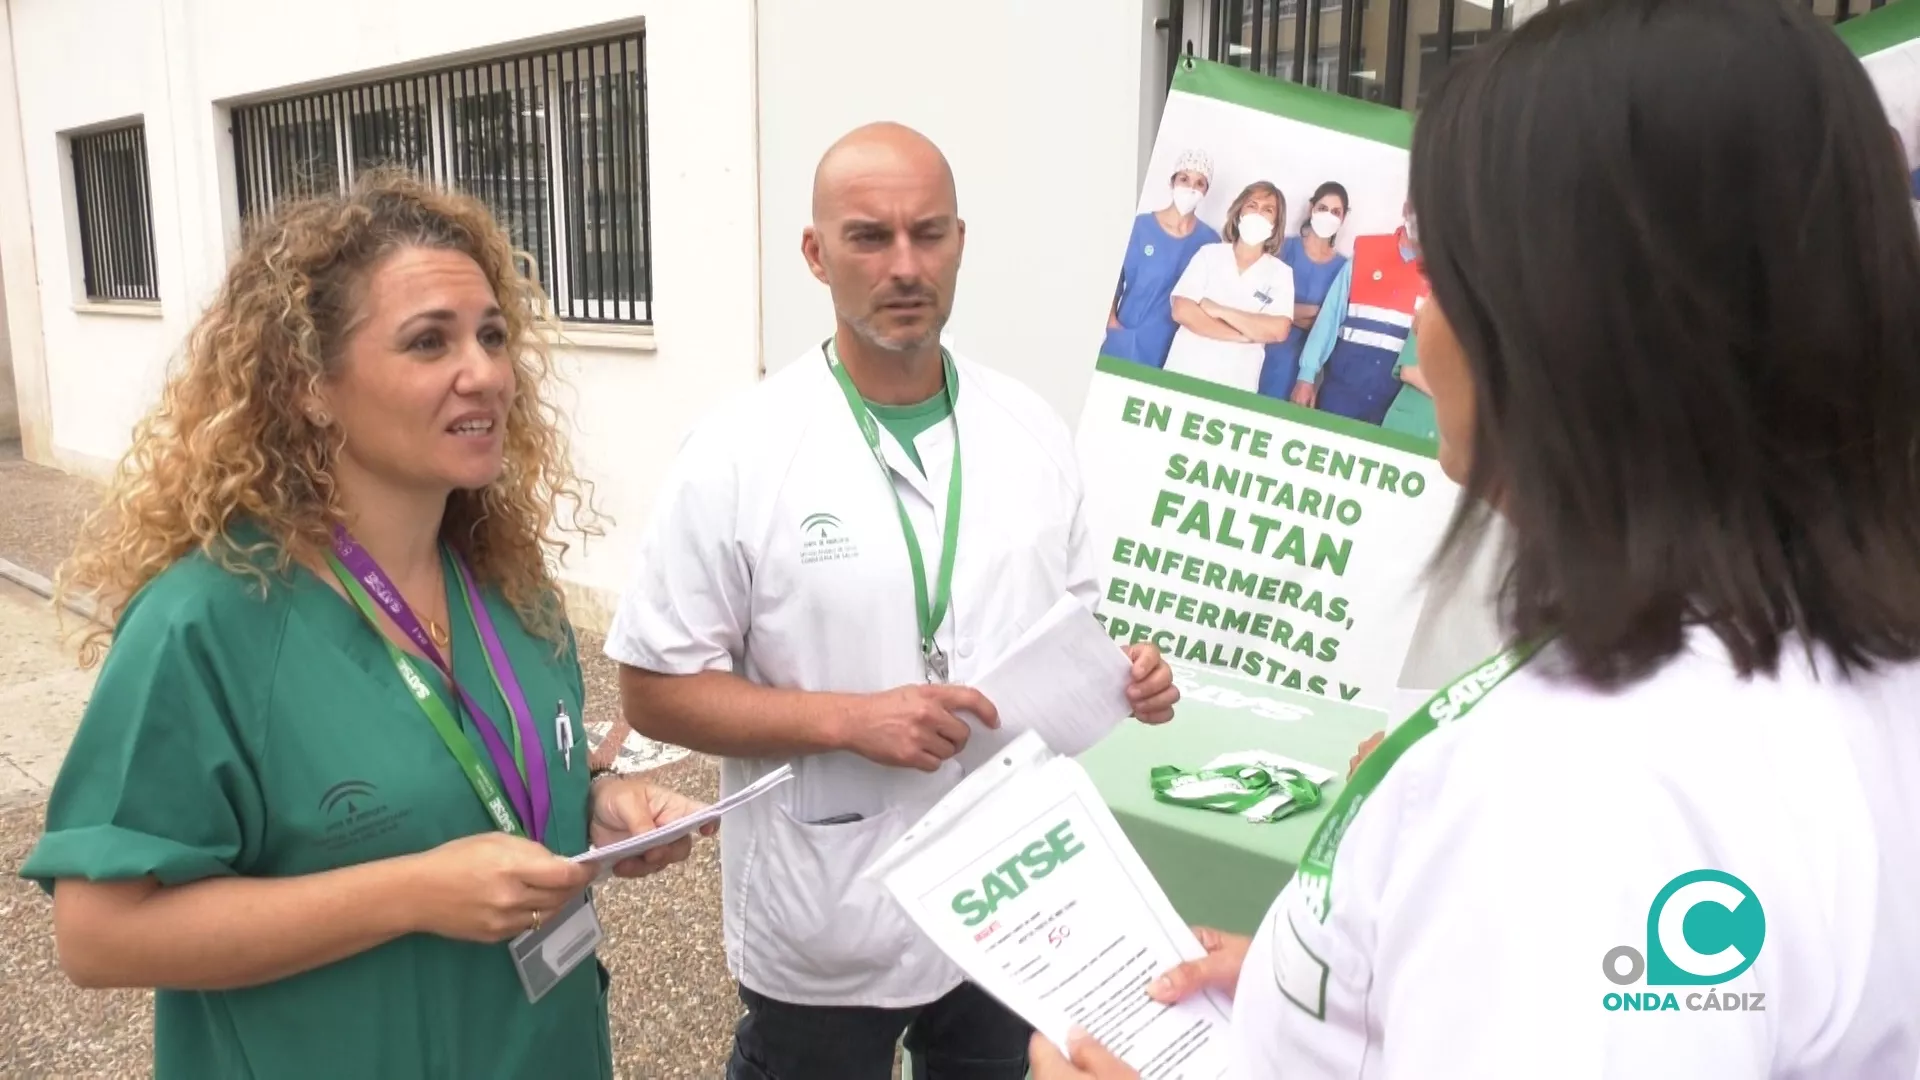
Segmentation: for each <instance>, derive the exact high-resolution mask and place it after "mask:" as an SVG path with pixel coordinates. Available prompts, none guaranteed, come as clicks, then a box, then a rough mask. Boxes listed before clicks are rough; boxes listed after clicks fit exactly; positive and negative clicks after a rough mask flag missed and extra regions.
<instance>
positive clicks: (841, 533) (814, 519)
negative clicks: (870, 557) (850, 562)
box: [800, 514, 860, 566]
mask: <svg viewBox="0 0 1920 1080" xmlns="http://www.w3.org/2000/svg"><path fill="white" fill-rule="evenodd" d="M859 554H860V549H859V548H857V547H855V546H854V543H853V538H852V537H850V536H848V535H847V532H846V528H845V527H844V526H842V525H841V524H840V519H839V518H837V517H834V516H833V515H832V514H808V515H807V516H806V518H804V519H803V520H802V521H801V522H800V564H801V565H802V566H811V565H812V564H814V563H822V562H839V561H841V560H843V559H851V558H853V557H854V556H856V555H859Z"/></svg>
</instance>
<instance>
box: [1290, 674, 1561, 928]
mask: <svg viewBox="0 0 1920 1080" xmlns="http://www.w3.org/2000/svg"><path fill="white" fill-rule="evenodd" d="M1544 644H1545V642H1544V641H1543V642H1537V643H1534V644H1531V645H1516V646H1513V647H1511V648H1508V649H1504V650H1502V651H1500V652H1498V653H1495V654H1494V655H1493V656H1492V657H1490V658H1488V659H1487V660H1486V661H1484V662H1483V663H1481V664H1480V666H1478V667H1476V668H1474V669H1473V670H1472V671H1469V672H1468V673H1467V674H1465V675H1463V676H1461V677H1460V678H1458V679H1456V680H1454V681H1453V682H1452V683H1450V684H1448V685H1447V686H1446V687H1444V688H1442V689H1441V690H1440V692H1439V693H1437V694H1435V695H1433V697H1431V698H1429V699H1427V703H1426V704H1425V705H1422V706H1421V707H1420V710H1419V711H1418V712H1416V713H1414V714H1413V715H1412V716H1410V717H1408V718H1407V719H1406V720H1405V721H1404V722H1403V723H1401V725H1400V726H1399V727H1396V728H1394V729H1393V732H1392V734H1390V735H1388V736H1387V737H1386V739H1385V740H1384V741H1383V742H1381V744H1380V745H1379V747H1377V748H1376V749H1375V750H1374V751H1373V753H1371V754H1368V755H1367V758H1366V760H1365V761H1362V762H1361V763H1360V768H1359V770H1358V771H1356V772H1355V773H1354V774H1353V778H1352V779H1351V780H1349V781H1348V782H1347V783H1346V785H1345V786H1344V787H1342V788H1341V790H1340V796H1339V797H1338V798H1336V799H1335V800H1334V801H1333V808H1332V809H1331V810H1329V811H1328V812H1327V816H1326V817H1325V818H1323V819H1321V821H1320V827H1319V828H1318V829H1316V830H1314V834H1313V839H1312V840H1310V841H1308V843H1307V850H1306V854H1304V855H1303V856H1301V858H1300V869H1299V871H1298V872H1297V873H1295V874H1294V881H1295V883H1296V884H1297V885H1298V886H1299V888H1300V890H1301V893H1302V896H1303V899H1304V900H1305V901H1306V905H1307V910H1308V911H1309V912H1311V913H1312V915H1313V917H1314V918H1315V919H1318V920H1319V921H1321V922H1325V921H1326V920H1327V913H1328V912H1329V911H1331V910H1332V909H1333V858H1334V855H1335V854H1336V853H1337V852H1338V851H1339V850H1340V841H1341V840H1342V839H1343V838H1344V837H1345V836H1346V834H1347V827H1348V826H1350V825H1352V824H1353V819H1354V817H1355V816H1356V815H1357V814H1359V813H1360V807H1361V806H1363V805H1365V804H1366V801H1367V799H1368V798H1369V797H1370V796H1371V795H1372V794H1373V790H1374V788H1377V787H1379V786H1380V781H1381V780H1382V779H1384V778H1385V777H1386V775H1387V770H1389V769H1391V768H1393V763H1394V762H1396V761H1399V760H1400V755H1402V754H1404V753H1406V752H1407V748H1408V747H1411V746H1412V745H1413V744H1414V743H1417V742H1419V741H1420V740H1421V739H1424V738H1426V737H1427V736H1428V735H1429V734H1431V733H1432V732H1433V731H1435V730H1436V729H1438V728H1439V727H1440V725H1442V724H1450V723H1453V722H1454V721H1456V720H1459V719H1461V718H1463V717H1465V716H1466V715H1467V714H1468V713H1470V712H1472V711H1473V708H1474V706H1476V705H1478V704H1479V703H1480V702H1482V701H1484V700H1486V696H1487V694H1488V693H1490V692H1491V691H1492V690H1493V688H1494V687H1496V686H1499V685H1500V684H1501V683H1503V682H1505V681H1506V680H1507V677H1508V676H1510V675H1512V674H1513V673H1514V672H1516V671H1519V670H1520V668H1521V667H1522V666H1524V665H1525V664H1526V662H1527V661H1529V660H1531V659H1533V657H1534V655H1535V654H1536V653H1538V652H1539V651H1540V648H1541V646H1542V645H1544Z"/></svg>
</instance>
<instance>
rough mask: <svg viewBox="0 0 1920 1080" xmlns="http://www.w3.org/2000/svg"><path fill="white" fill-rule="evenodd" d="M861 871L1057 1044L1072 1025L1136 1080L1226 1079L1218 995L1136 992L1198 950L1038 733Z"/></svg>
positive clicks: (1077, 773) (1078, 776) (1079, 780)
mask: <svg viewBox="0 0 1920 1080" xmlns="http://www.w3.org/2000/svg"><path fill="white" fill-rule="evenodd" d="M1142 782H1143V783H1144V782H1145V781H1144V778H1143V780H1142ZM866 874H867V875H868V876H871V877H876V878H878V879H879V880H880V881H881V882H882V883H883V884H884V885H885V887H886V888H887V890H888V891H889V892H890V893H891V894H892V895H893V897H894V899H895V900H896V901H897V902H898V903H899V904H900V905H901V906H902V907H903V908H904V909H905V910H906V911H907V913H908V915H909V916H911V917H912V919H913V920H914V922H915V923H916V924H918V925H919V927H920V929H921V930H922V931H923V932H925V933H926V934H927V935H928V936H929V937H930V938H931V939H932V940H933V941H934V942H935V943H936V944H938V945H939V946H940V948H941V949H942V951H944V952H945V953H946V954H947V955H948V956H949V957H951V958H952V959H953V961H954V962H955V963H956V964H958V965H959V966H960V968H961V970H963V971H965V972H966V974H967V977H968V978H969V979H971V980H973V981H974V982H975V983H976V984H978V985H979V986H980V987H982V988H983V989H985V990H986V991H987V992H988V993H990V994H992V995H993V996H994V997H996V998H998V999H1000V1001H1001V1002H1003V1003H1005V1004H1006V1006H1007V1007H1008V1008H1010V1009H1012V1010H1013V1011H1014V1012H1016V1013H1018V1014H1019V1015H1020V1016H1021V1017H1022V1018H1024V1019H1025V1020H1026V1021H1027V1022H1028V1023H1030V1024H1032V1025H1033V1026H1034V1027H1035V1029H1037V1030H1038V1031H1040V1032H1042V1033H1043V1034H1045V1035H1046V1036H1047V1038H1049V1039H1051V1040H1053V1042H1054V1044H1055V1045H1057V1046H1060V1047H1062V1049H1064V1048H1065V1045H1066V1039H1067V1031H1068V1030H1069V1028H1070V1027H1071V1026H1072V1025H1073V1024H1079V1025H1080V1026H1081V1027H1084V1028H1086V1029H1087V1030H1088V1031H1089V1032H1091V1033H1092V1034H1093V1035H1094V1037H1095V1038H1097V1039H1099V1040H1100V1041H1101V1042H1102V1043H1104V1044H1105V1045H1106V1047H1107V1048H1108V1049H1109V1050H1112V1051H1113V1052H1114V1053H1115V1054H1117V1055H1119V1056H1120V1057H1121V1058H1122V1059H1123V1060H1125V1061H1126V1062H1127V1063H1128V1064H1130V1065H1132V1066H1133V1067H1134V1068H1135V1069H1137V1070H1139V1072H1140V1074H1141V1076H1142V1077H1144V1078H1145V1080H1218V1078H1220V1077H1223V1076H1225V1075H1227V1071H1228V1070H1227V1057H1226V1055H1227V1027H1228V1025H1229V1023H1230V1021H1231V1017H1232V1007H1231V1006H1230V1005H1229V1004H1228V1002H1227V1001H1226V1000H1225V999H1224V998H1223V997H1220V996H1218V995H1214V994H1205V995H1202V996H1199V997H1196V998H1192V999H1190V1000H1188V1001H1185V1002H1182V1003H1180V1004H1179V1005H1174V1006H1165V1005H1161V1004H1159V1003H1157V1002H1155V1001H1154V1000H1153V999H1151V998H1149V997H1148V996H1147V991H1146V988H1147V984H1148V983H1149V982H1151V981H1152V980H1153V979H1154V978H1155V977H1157V976H1159V975H1160V974H1162V973H1164V972H1165V971H1167V970H1168V969H1169V968H1172V967H1173V966H1175V965H1176V964H1178V963H1180V962H1181V961H1183V960H1194V959H1198V958H1200V957H1201V956H1202V955H1204V952H1203V950H1202V949H1201V947H1200V943H1199V942H1198V941H1197V940H1196V939H1195V938H1194V936H1193V932H1192V931H1191V930H1190V929H1188V927H1187V926H1186V924H1185V923H1183V922H1181V920H1180V917H1179V916H1178V915H1177V914H1175V912H1174V910H1173V905H1172V903H1170V902H1169V901H1168V900H1167V897H1166V894H1165V893H1164V892H1162V891H1161V889H1160V886H1159V883H1158V882H1156V881H1154V879H1153V876H1152V875H1151V874H1150V873H1148V871H1147V868H1146V865H1145V864H1144V863H1142V862H1141V861H1140V856H1139V854H1138V853H1136V852H1135V851H1134V850H1133V846H1132V845H1131V844H1129V843H1128V842H1127V838H1126V834H1124V833H1122V832H1121V831H1120V825H1119V823H1118V822H1116V821H1115V820H1114V818H1113V813H1112V812H1111V811H1109V810H1108V809H1107V806H1106V803H1105V802H1103V801H1102V800H1101V798H1100V794H1099V792H1098V791H1097V790H1096V789H1095V788H1094V785H1093V781H1092V779H1091V778H1090V777H1088V775H1087V773H1086V770H1084V769H1082V768H1081V767H1080V764H1079V763H1078V762H1076V761H1074V760H1073V759H1072V758H1069V757H1063V756H1060V755H1057V754H1055V753H1053V752H1052V751H1051V750H1049V749H1048V748H1047V747H1046V745H1045V744H1044V743H1043V742H1041V741H1040V738H1039V736H1038V735H1037V733H1033V732H1028V733H1025V734H1023V735H1021V736H1019V737H1018V738H1016V739H1015V740H1014V741H1013V742H1012V743H1011V744H1010V745H1008V746H1007V747H1006V748H1005V749H1004V750H1002V751H1001V752H1000V753H999V754H998V755H996V756H995V757H994V758H993V759H992V760H991V761H989V762H987V763H986V764H985V765H983V766H982V767H981V769H980V770H979V771H978V772H975V773H973V774H972V775H970V776H968V777H967V778H966V779H965V780H962V781H961V782H960V784H959V786H957V787H956V788H954V790H953V791H952V792H950V793H948V795H947V797H946V798H944V799H942V800H941V801H940V802H939V803H938V804H936V805H935V806H934V808H933V809H932V810H930V811H928V812H927V814H926V816H925V817H923V818H921V819H920V821H918V822H917V823H915V824H914V826H913V827H912V828H911V829H909V830H907V833H906V835H904V836H902V837H901V838H900V840H899V841H898V842H897V843H895V844H894V846H893V847H892V848H890V849H889V850H888V851H887V852H886V853H885V854H883V855H882V856H880V858H879V859H877V860H875V861H874V863H873V865H872V866H870V867H869V868H868V869H867V871H866Z"/></svg>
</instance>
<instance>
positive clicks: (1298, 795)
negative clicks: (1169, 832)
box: [1148, 765, 1321, 822]
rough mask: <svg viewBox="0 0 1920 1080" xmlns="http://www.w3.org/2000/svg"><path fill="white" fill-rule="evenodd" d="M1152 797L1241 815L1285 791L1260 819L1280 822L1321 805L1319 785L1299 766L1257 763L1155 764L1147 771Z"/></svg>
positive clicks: (1193, 807) (1176, 803)
mask: <svg viewBox="0 0 1920 1080" xmlns="http://www.w3.org/2000/svg"><path fill="white" fill-rule="evenodd" d="M1148 780H1149V782H1151V783H1152V785H1153V797H1154V798H1155V799H1158V800H1159V801H1161V802H1163V803H1170V804H1172V805H1174V806H1185V807H1190V808H1192V809H1195V810H1214V811H1218V812H1219V813H1222V814H1244V813H1246V812H1247V811H1248V810H1251V809H1253V808H1254V807H1256V806H1258V805H1260V804H1261V803H1263V802H1265V801H1267V800H1268V799H1271V798H1273V797H1274V796H1276V795H1281V794H1285V795H1287V796H1288V797H1289V800H1290V801H1288V802H1286V803H1284V804H1282V805H1281V806H1280V807H1279V808H1278V809H1276V810H1275V811H1274V812H1273V814H1272V815H1270V816H1267V817H1263V818H1261V819H1260V820H1262V821H1269V822H1272V821H1279V820H1280V819H1282V818H1285V817H1289V816H1291V815H1293V814H1297V813H1299V812H1300V811H1302V810H1311V809H1313V808H1314V807H1316V806H1318V805H1320V799H1321V792H1320V785H1319V784H1316V783H1314V782H1313V781H1312V780H1309V779H1307V777H1306V776H1305V775H1304V774H1303V773H1301V772H1300V770H1298V769H1264V768H1261V767H1260V766H1258V765H1228V766H1225V767H1223V768H1218V769H1194V770H1187V769H1182V768H1178V767H1176V766H1173V765H1155V766H1154V767H1153V769H1152V770H1151V771H1150V772H1149V773H1148Z"/></svg>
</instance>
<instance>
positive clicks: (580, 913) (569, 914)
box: [507, 892, 606, 1003]
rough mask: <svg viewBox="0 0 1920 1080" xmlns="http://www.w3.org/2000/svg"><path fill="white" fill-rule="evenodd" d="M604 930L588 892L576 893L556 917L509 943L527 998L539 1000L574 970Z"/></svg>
mask: <svg viewBox="0 0 1920 1080" xmlns="http://www.w3.org/2000/svg"><path fill="white" fill-rule="evenodd" d="M605 936H606V935H605V932H604V931H603V930H602V929H601V927H600V915H599V913H598V912H596V911H594V910H593V901H592V900H591V899H589V898H588V894H587V893H584V892H583V893H581V894H580V895H579V896H576V897H574V898H573V899H572V900H571V901H569V902H568V903H567V905H566V906H565V907H563V908H561V909H560V910H559V911H557V912H554V916H553V920H552V921H551V922H548V923H545V924H543V925H542V926H541V927H540V928H539V929H538V930H529V931H527V932H526V933H524V934H521V935H520V936H519V937H517V938H514V939H513V940H512V941H511V942H509V943H508V945H507V951H508V952H509V953H510V954H511V955H512V956H513V971H514V974H516V975H518V976H520V985H521V986H522V987H524V988H525V989H526V991H527V1000H528V1001H530V1002H535V1003H538V1002H539V1000H540V999H541V998H543V997H546V996H547V992H548V991H549V990H552V989H553V988H554V987H555V986H558V985H559V984H560V980H562V979H564V978H566V977H567V976H568V975H571V974H573V969H574V968H577V967H579V966H580V962H581V961H582V960H585V959H586V958H587V957H589V956H592V955H593V951H594V950H595V949H597V948H599V947H600V941H601V939H602V938H604V937H605Z"/></svg>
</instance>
